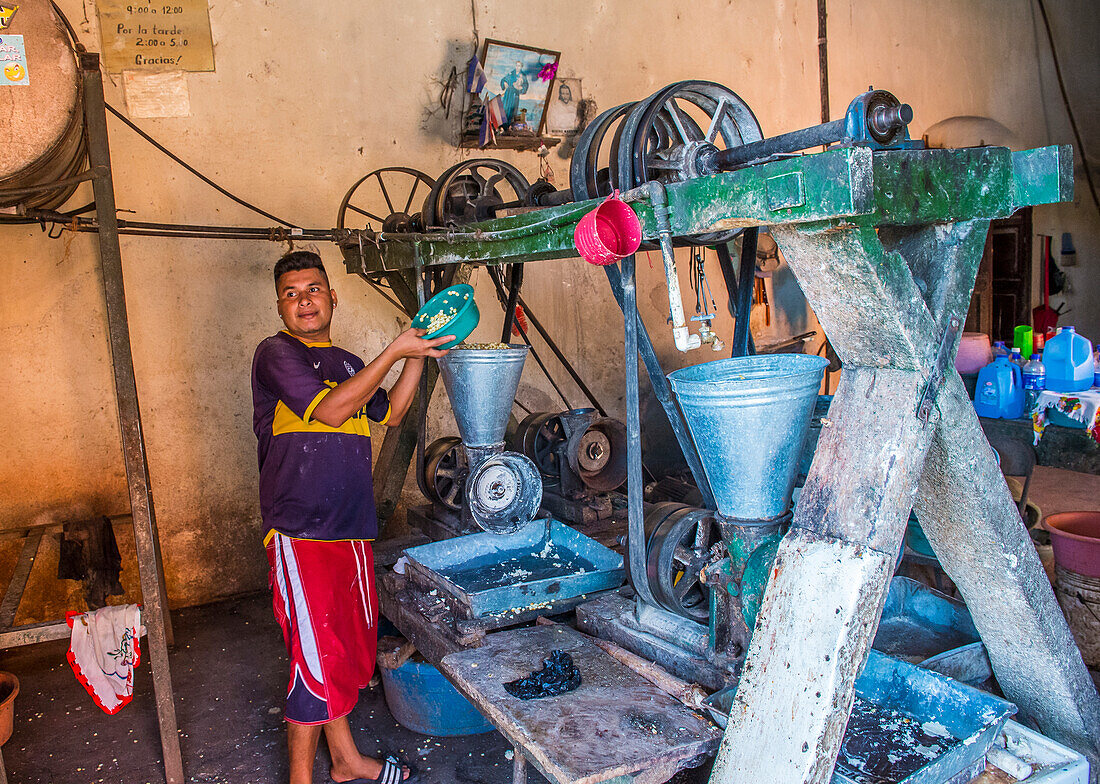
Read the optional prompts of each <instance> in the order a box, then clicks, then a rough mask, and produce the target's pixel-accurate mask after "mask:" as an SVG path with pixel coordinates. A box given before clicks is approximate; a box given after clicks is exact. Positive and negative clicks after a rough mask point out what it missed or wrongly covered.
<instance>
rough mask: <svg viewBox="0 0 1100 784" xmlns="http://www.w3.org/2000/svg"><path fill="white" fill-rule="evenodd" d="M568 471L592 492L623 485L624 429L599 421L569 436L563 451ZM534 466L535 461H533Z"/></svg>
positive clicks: (615, 422) (609, 421) (614, 422)
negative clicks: (567, 462)
mask: <svg viewBox="0 0 1100 784" xmlns="http://www.w3.org/2000/svg"><path fill="white" fill-rule="evenodd" d="M565 454H566V456H567V457H568V459H569V467H570V468H572V469H573V471H574V472H575V473H576V474H577V475H578V476H579V477H580V478H581V480H582V481H583V482H584V483H585V484H586V485H587V486H588V487H590V488H592V489H593V490H595V491H596V492H607V491H609V490H614V489H615V488H616V487H619V486H620V485H621V484H622V483H623V482H625V481H626V426H625V425H624V424H623V423H622V422H620V421H619V420H617V419H612V418H610V417H600V418H598V419H594V420H593V421H592V422H590V423H589V424H588V425H587V426H586V427H583V428H578V429H576V430H574V431H573V433H572V434H571V435H570V436H569V442H568V444H567V445H566V448H565ZM536 462H537V461H536Z"/></svg>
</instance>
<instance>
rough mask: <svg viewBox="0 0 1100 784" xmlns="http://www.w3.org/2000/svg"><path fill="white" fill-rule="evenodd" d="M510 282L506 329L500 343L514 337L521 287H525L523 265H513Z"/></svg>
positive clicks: (505, 321) (506, 307)
mask: <svg viewBox="0 0 1100 784" xmlns="http://www.w3.org/2000/svg"><path fill="white" fill-rule="evenodd" d="M509 278H510V280H509V282H508V304H507V306H505V308H504V327H503V329H502V331H501V333H500V342H501V343H507V342H508V340H509V338H510V337H511V336H512V322H513V321H515V318H516V299H517V298H518V297H519V287H520V286H522V285H523V263H522V262H518V263H516V264H513V265H512V270H511V274H510V275H509Z"/></svg>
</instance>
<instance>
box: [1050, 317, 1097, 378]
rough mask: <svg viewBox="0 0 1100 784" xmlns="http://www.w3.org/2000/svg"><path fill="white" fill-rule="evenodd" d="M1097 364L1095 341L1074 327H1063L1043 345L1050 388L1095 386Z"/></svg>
mask: <svg viewBox="0 0 1100 784" xmlns="http://www.w3.org/2000/svg"><path fill="white" fill-rule="evenodd" d="M1094 364H1095V363H1094V360H1093V357H1092V343H1090V342H1089V339H1088V338H1086V337H1085V336H1084V335H1078V334H1077V332H1075V331H1074V329H1073V327H1063V328H1062V329H1061V330H1060V331H1059V332H1058V334H1057V335H1055V336H1054V337H1052V338H1051V339H1050V340H1048V341H1047V342H1046V345H1045V346H1044V347H1043V366H1044V367H1045V368H1046V371H1047V389H1051V390H1054V391H1055V392H1081V391H1082V390H1085V389H1088V388H1089V387H1091V386H1092V381H1093V373H1094V372H1095V367H1094Z"/></svg>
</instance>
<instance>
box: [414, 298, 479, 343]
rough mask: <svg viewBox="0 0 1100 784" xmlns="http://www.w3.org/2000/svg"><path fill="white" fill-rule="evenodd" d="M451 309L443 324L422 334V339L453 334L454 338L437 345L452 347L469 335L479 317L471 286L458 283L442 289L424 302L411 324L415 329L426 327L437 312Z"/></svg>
mask: <svg viewBox="0 0 1100 784" xmlns="http://www.w3.org/2000/svg"><path fill="white" fill-rule="evenodd" d="M451 309H454V311H455V312H454V315H452V316H451V318H450V319H448V320H447V322H446V323H444V324H443V326H441V327H439V328H437V329H435V330H432V331H431V332H429V333H428V334H426V335H424V339H425V340H433V339H435V338H439V337H443V336H444V335H454V336H455V339H454V340H452V341H451V342H449V343H444V344H443V345H442V346H439V348H454V347H455V346H457V345H458V344H459V343H461V342H462V341H464V340H465V339H466V338H468V337H470V333H471V332H473V331H474V327H476V326H477V322H478V321H479V320H480V319H481V314H480V313H479V312H478V309H477V303H476V302H474V287H473V286H471V285H469V284H467V283H460V284H458V285H457V286H451V287H450V288H449V289H443V291H441V292H439V293H438V294H436V295H435V296H434V297H432V298H431V299H430V300H428V301H427V302H425V303H424V307H422V308H421V309H420V310H419V311H418V312H417V314H416V316H415V317H413V320H412V325H413V326H414V327H416V328H417V329H427V328H428V325H429V324H431V323H432V319H433V318H435V316H436V315H437V314H439V313H446V312H448V311H450V310H451Z"/></svg>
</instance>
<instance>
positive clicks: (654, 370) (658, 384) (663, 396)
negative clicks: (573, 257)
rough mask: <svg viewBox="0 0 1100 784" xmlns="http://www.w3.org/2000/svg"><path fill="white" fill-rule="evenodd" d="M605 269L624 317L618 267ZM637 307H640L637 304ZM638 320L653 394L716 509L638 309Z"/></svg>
mask: <svg viewBox="0 0 1100 784" xmlns="http://www.w3.org/2000/svg"><path fill="white" fill-rule="evenodd" d="M603 270H604V274H606V275H607V282H608V283H609V284H610V285H611V293H612V294H613V295H614V296H615V301H616V302H617V303H619V308H621V309H623V315H624V317H625V315H626V310H625V305H624V300H623V284H622V276H621V273H620V272H619V268H618V267H616V266H615V265H614V264H608V265H607V266H605V267H604V268H603ZM635 311H637V309H636V308H635ZM635 320H636V321H637V323H638V347H639V350H640V351H641V354H642V361H643V362H644V363H645V368H646V372H647V373H648V374H649V383H650V386H651V387H653V394H654V395H656V396H657V401H658V402H659V403H660V404H661V408H663V409H664V410H665V416H666V417H668V423H669V425H671V426H672V432H673V434H675V436H676V442H677V443H678V444H679V445H680V451H681V452H683V453H684V460H686V461H687V464H688V469H689V470H690V471H691V476H692V478H693V479H694V480H695V486H696V487H698V488H699V493H700V494H701V495H702V496H703V506H705V507H707V508H708V509H714V508H715V504H714V494H713V493H712V492H711V489H710V482H709V481H707V475H706V473H704V472H703V462H702V460H700V459H699V451H698V450H697V449H696V448H695V442H694V441H693V440H692V438H691V434H690V433H688V431H687V425H685V424H684V419H683V417H682V416H681V415H680V409H679V408H678V407H677V406H676V401H675V400H674V399H673V397H672V388H671V387H670V386H669V384H668V378H666V377H665V371H664V370H663V369H662V368H661V362H660V360H658V359H657V352H656V351H655V350H654V348H653V342H652V341H651V340H650V338H649V332H647V331H646V328H645V324H644V323H643V322H642V319H641V316H638V315H637V312H635Z"/></svg>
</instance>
